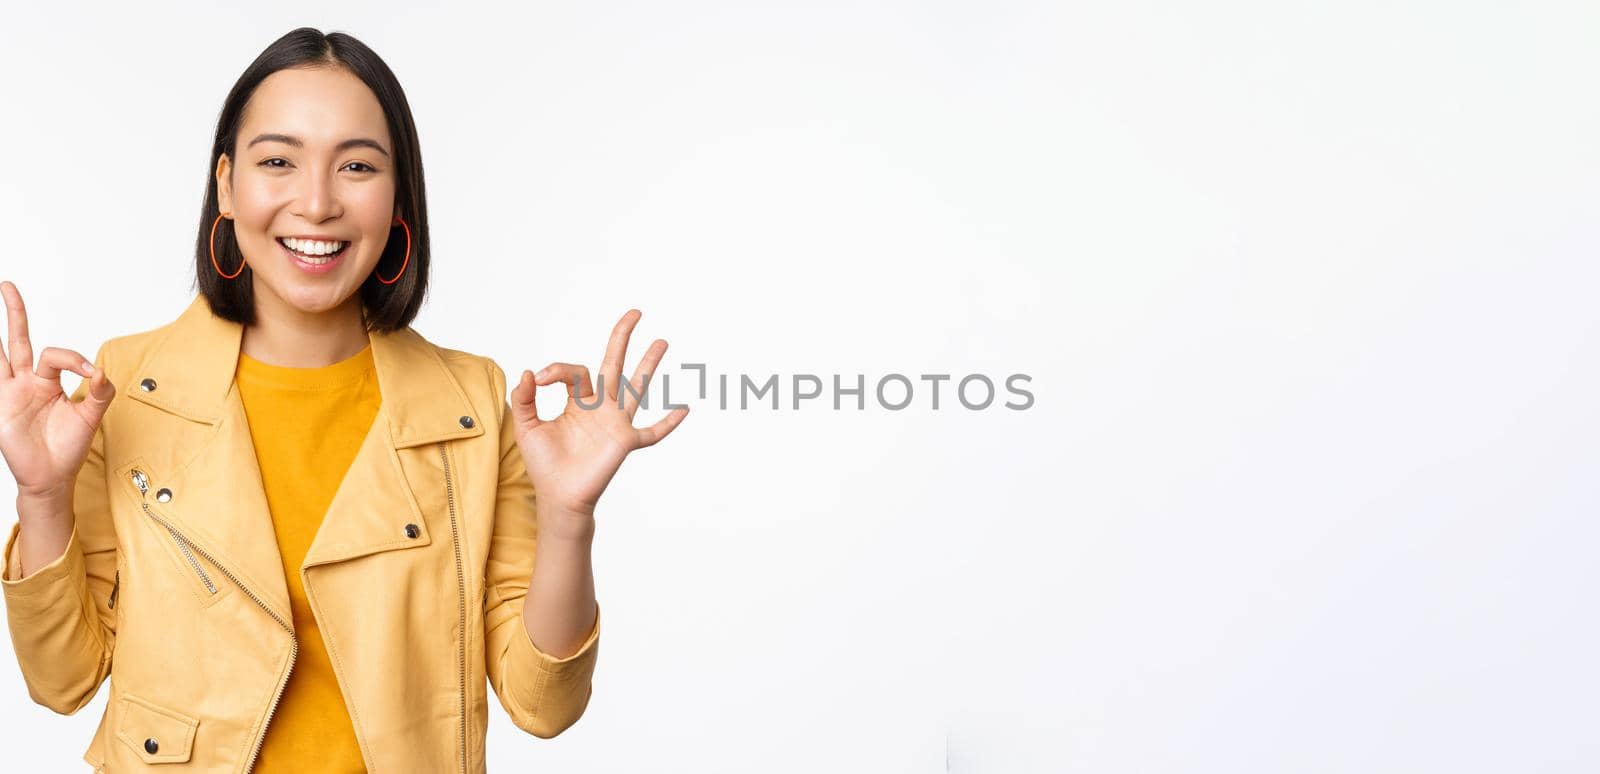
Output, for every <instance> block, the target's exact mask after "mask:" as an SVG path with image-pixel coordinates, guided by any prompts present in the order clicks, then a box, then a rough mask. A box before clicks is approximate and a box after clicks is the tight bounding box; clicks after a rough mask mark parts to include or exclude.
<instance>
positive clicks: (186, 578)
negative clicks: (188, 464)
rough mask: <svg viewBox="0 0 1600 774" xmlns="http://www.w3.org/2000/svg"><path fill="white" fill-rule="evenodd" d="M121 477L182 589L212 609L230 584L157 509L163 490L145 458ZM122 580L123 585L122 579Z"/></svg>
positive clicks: (125, 466)
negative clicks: (176, 575)
mask: <svg viewBox="0 0 1600 774" xmlns="http://www.w3.org/2000/svg"><path fill="white" fill-rule="evenodd" d="M119 475H120V477H121V479H122V481H121V484H122V486H123V488H124V489H125V491H126V493H127V496H128V497H129V499H130V500H131V502H132V503H133V505H134V507H135V508H137V509H138V510H137V511H135V513H136V514H137V515H136V516H135V518H137V519H138V520H139V521H140V522H142V523H143V524H144V525H145V527H146V528H147V529H148V530H149V531H150V537H151V539H152V540H153V541H154V543H155V544H156V545H157V546H159V547H160V552H161V553H163V554H166V555H167V558H169V559H170V560H171V561H172V566H173V568H174V569H175V570H176V571H177V572H178V574H179V575H180V576H182V577H183V582H182V585H184V586H185V587H186V588H188V589H189V591H190V593H192V594H193V595H194V597H195V600H196V601H198V602H199V603H200V606H201V607H202V608H205V607H210V606H212V605H213V604H215V603H216V602H217V601H218V600H219V599H221V598H222V597H223V596H225V595H226V594H227V592H228V589H229V584H227V583H223V582H221V581H220V579H219V578H218V574H217V573H216V572H215V569H214V568H215V565H213V564H211V563H210V562H208V561H206V559H205V558H204V557H202V556H201V555H200V552H199V551H198V550H197V549H196V548H195V547H194V546H193V545H192V544H191V543H190V542H189V541H188V539H186V538H185V537H184V536H183V535H182V534H181V533H179V532H178V531H177V530H176V529H174V528H173V527H172V526H171V525H170V523H169V522H167V520H166V519H165V518H163V517H162V514H161V513H160V511H158V510H157V509H156V508H155V507H153V504H154V503H157V502H159V501H160V492H161V491H163V490H158V489H156V488H155V487H154V484H153V478H152V475H151V471H150V467H149V466H148V465H147V464H146V463H145V462H144V460H143V458H142V457H136V458H134V459H133V460H131V461H129V462H127V463H125V464H123V465H122V467H121V468H120V469H119ZM118 580H119V585H120V577H119V579H118ZM119 601H120V600H119Z"/></svg>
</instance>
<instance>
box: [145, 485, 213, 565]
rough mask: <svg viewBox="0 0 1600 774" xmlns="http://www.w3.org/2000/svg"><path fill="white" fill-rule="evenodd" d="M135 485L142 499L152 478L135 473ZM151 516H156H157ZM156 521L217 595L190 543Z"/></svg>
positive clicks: (169, 525) (163, 523) (170, 526)
mask: <svg viewBox="0 0 1600 774" xmlns="http://www.w3.org/2000/svg"><path fill="white" fill-rule="evenodd" d="M133 485H134V486H137V487H139V497H140V498H141V499H142V498H144V497H145V496H146V495H147V494H149V492H150V478H149V477H148V476H146V475H145V474H144V471H142V470H135V471H133ZM145 512H146V513H149V512H150V509H149V507H146V508H145ZM151 515H152V516H154V515H155V514H151ZM156 521H158V522H161V526H163V527H166V528H167V532H168V533H170V534H171V535H172V541H173V542H174V543H177V544H178V550H180V551H182V552H183V557H184V558H185V559H188V560H189V566H190V567H193V568H194V572H195V574H196V575H199V576H200V581H201V582H202V583H204V584H206V591H209V592H211V593H212V594H215V593H217V586H216V584H214V583H212V582H211V576H209V575H207V574H206V571H205V568H203V567H201V566H200V561H199V560H198V559H195V558H194V552H193V551H190V550H189V541H187V540H184V539H183V536H182V535H179V534H178V531H177V530H175V529H173V528H172V525H171V524H168V523H166V522H165V521H162V520H161V519H156Z"/></svg>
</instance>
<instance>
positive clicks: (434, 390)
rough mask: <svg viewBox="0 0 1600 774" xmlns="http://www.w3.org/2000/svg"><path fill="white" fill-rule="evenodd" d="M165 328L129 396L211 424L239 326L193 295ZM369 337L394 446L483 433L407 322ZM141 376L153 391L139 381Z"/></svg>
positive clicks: (223, 395) (233, 361) (240, 335)
mask: <svg viewBox="0 0 1600 774" xmlns="http://www.w3.org/2000/svg"><path fill="white" fill-rule="evenodd" d="M168 327H169V329H170V330H169V332H168V335H167V336H166V337H165V339H164V340H163V341H162V342H161V343H160V344H158V345H157V346H156V348H155V350H154V351H153V352H152V353H151V355H150V357H149V358H148V359H147V360H146V361H145V362H144V364H143V365H142V366H141V367H140V368H139V371H138V373H137V374H135V376H136V378H137V379H138V380H139V382H137V383H135V384H132V385H129V387H130V392H129V394H130V395H131V396H132V397H133V398H134V399H135V400H139V401H141V402H144V403H148V404H150V405H152V406H155V407H157V408H160V409H163V410H165V411H169V412H171V413H174V414H178V415H179V416H183V417H185V418H188V419H193V420H196V421H199V422H205V423H207V424H216V423H217V421H218V420H220V419H221V418H222V416H223V413H224V411H225V409H226V402H227V399H228V392H229V390H230V389H231V388H232V386H233V376H234V371H235V369H236V368H237V366H238V363H239V350H240V346H241V344H242V343H243V341H244V326H243V325H241V324H239V323H236V322H233V321H232V320H227V319H224V318H222V317H218V316H217V315H216V313H214V312H212V311H211V305H210V303H208V302H207V301H206V298H205V296H203V295H196V296H195V297H194V299H193V300H192V301H190V302H189V307H188V308H187V309H185V310H184V311H183V314H181V315H179V317H178V319H177V320H175V321H173V322H172V323H171V324H170V325H169V326H168ZM367 338H368V339H369V340H370V341H371V342H372V360H373V366H374V368H375V369H376V370H377V373H378V391H379V393H380V394H381V395H382V397H383V402H382V405H383V406H384V407H385V408H386V410H385V411H384V412H383V414H384V415H386V416H387V418H388V423H389V435H390V437H391V438H392V439H393V442H394V448H396V449H403V448H406V447H408V446H416V445H418V444H424V443H432V442H434V441H443V440H449V439H453V438H469V437H473V436H477V435H481V434H482V433H483V428H482V427H481V425H480V424H479V423H478V422H477V421H476V420H477V419H479V417H477V416H476V414H475V412H474V411H473V409H472V405H471V403H470V402H468V400H467V396H466V393H465V392H464V391H463V390H462V389H461V384H460V383H459V382H457V381H456V379H455V376H454V375H452V374H451V373H450V369H449V368H448V367H446V366H445V364H444V361H443V360H442V359H441V358H440V356H439V354H438V352H437V347H435V346H434V345H433V344H432V343H430V342H429V341H427V340H426V339H424V338H423V337H422V335H421V334H419V333H417V332H416V331H415V330H414V329H412V328H411V327H410V326H407V327H405V328H403V329H401V330H399V331H395V332H391V333H376V332H373V333H369V334H368V336H367ZM146 379H149V380H152V381H153V384H154V386H155V389H153V390H146V389H144V388H143V387H142V386H141V385H142V384H144V383H145V382H144V380H146ZM462 417H473V418H474V421H473V423H472V427H463V426H462V424H461V418H462Z"/></svg>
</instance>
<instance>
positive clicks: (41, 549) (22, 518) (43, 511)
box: [6, 493, 74, 580]
mask: <svg viewBox="0 0 1600 774" xmlns="http://www.w3.org/2000/svg"><path fill="white" fill-rule="evenodd" d="M17 521H18V524H19V529H18V531H17V561H18V563H19V565H20V569H21V572H20V573H19V574H18V575H17V576H16V577H15V578H11V577H10V576H6V577H7V579H8V580H20V579H22V578H26V577H28V575H30V574H31V573H33V571H34V570H37V569H39V568H40V567H43V566H45V565H47V564H49V563H51V562H53V561H55V560H56V559H59V558H60V557H61V555H62V554H63V553H65V552H66V550H67V540H68V539H69V538H71V536H72V527H73V524H74V518H73V513H72V496H71V495H70V494H67V495H29V494H26V493H20V494H18V495H17Z"/></svg>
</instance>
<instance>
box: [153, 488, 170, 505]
mask: <svg viewBox="0 0 1600 774" xmlns="http://www.w3.org/2000/svg"><path fill="white" fill-rule="evenodd" d="M171 499H172V490H171V489H168V488H166V487H161V488H160V489H157V490H156V501H157V502H163V503H164V502H168V501H170V500H171Z"/></svg>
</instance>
